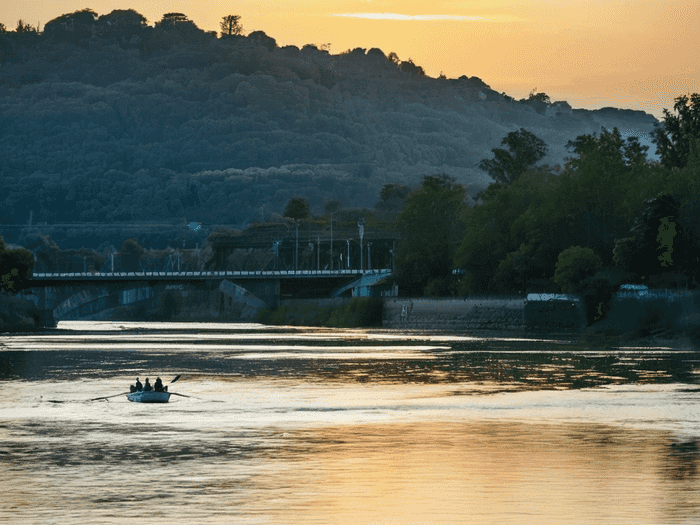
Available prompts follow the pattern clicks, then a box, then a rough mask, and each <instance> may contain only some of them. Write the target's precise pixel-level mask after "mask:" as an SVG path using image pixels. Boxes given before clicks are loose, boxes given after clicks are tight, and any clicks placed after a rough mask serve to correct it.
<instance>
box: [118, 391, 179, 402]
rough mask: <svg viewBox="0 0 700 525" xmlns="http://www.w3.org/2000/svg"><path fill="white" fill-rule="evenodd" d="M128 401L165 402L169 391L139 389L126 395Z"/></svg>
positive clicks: (168, 396)
mask: <svg viewBox="0 0 700 525" xmlns="http://www.w3.org/2000/svg"><path fill="white" fill-rule="evenodd" d="M126 398H127V399H128V400H129V401H133V402H134V403H167V402H168V400H169V399H170V392H156V391H155V390H149V391H145V390H141V391H139V392H132V393H130V394H127V395H126Z"/></svg>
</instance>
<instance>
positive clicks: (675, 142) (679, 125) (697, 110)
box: [652, 93, 700, 168]
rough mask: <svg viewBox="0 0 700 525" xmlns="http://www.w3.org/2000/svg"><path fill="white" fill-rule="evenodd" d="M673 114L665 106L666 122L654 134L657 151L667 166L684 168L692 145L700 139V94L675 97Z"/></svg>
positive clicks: (653, 139)
mask: <svg viewBox="0 0 700 525" xmlns="http://www.w3.org/2000/svg"><path fill="white" fill-rule="evenodd" d="M673 109H674V110H675V112H676V113H677V114H676V115H673V114H671V113H670V112H669V111H668V110H667V109H665V108H664V122H663V124H662V125H657V127H656V129H655V130H654V132H653V134H652V141H653V142H654V143H655V144H656V153H657V154H658V155H659V156H660V157H661V163H662V164H663V165H664V166H666V167H667V168H682V167H683V166H685V165H686V164H687V162H688V155H689V154H690V149H691V146H692V145H693V144H694V143H697V142H698V141H700V94H698V93H693V94H692V95H690V97H688V96H687V95H682V96H680V97H678V98H676V99H675V104H674V105H673Z"/></svg>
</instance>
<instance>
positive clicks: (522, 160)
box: [479, 128, 547, 184]
mask: <svg viewBox="0 0 700 525" xmlns="http://www.w3.org/2000/svg"><path fill="white" fill-rule="evenodd" d="M501 145H503V146H507V147H508V150H505V149H501V148H494V149H492V150H491V151H492V152H493V156H494V158H493V159H483V160H482V161H481V162H480V163H479V169H482V170H483V171H485V172H486V173H488V174H489V175H491V177H493V179H494V180H495V181H496V183H497V184H510V183H511V182H513V181H515V180H517V179H518V178H520V176H521V175H522V174H523V173H525V171H527V170H528V168H530V167H532V166H533V165H534V164H535V163H536V162H537V161H539V160H540V159H542V158H543V157H544V156H545V155H546V154H547V144H546V143H545V141H543V140H542V139H540V138H539V137H537V136H536V135H534V134H533V133H530V132H529V131H527V130H525V129H523V128H520V129H519V130H518V131H512V132H510V133H508V135H506V136H505V137H504V138H503V140H502V141H501Z"/></svg>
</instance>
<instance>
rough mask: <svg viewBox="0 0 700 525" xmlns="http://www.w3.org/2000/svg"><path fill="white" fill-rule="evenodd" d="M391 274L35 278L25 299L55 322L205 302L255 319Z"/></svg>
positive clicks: (365, 292) (368, 289)
mask: <svg viewBox="0 0 700 525" xmlns="http://www.w3.org/2000/svg"><path fill="white" fill-rule="evenodd" d="M391 274H392V272H391V270H389V269H379V270H357V269H342V270H296V271H294V270H259V271H184V272H146V271H143V272H69V273H34V274H33V276H32V278H31V279H30V280H29V282H28V285H29V287H28V288H27V289H26V290H24V291H23V293H22V295H24V296H25V297H26V298H28V299H30V300H32V301H33V302H34V303H35V304H36V305H37V306H38V307H39V309H41V310H42V311H43V312H44V315H45V316H46V317H50V316H51V315H53V318H54V319H56V320H62V319H81V318H86V317H90V316H94V315H96V314H99V313H100V312H103V311H105V310H111V309H114V308H118V307H120V306H128V305H133V304H135V303H140V302H148V301H150V304H151V305H160V306H163V305H164V304H165V303H167V301H171V303H173V304H178V305H187V304H188V303H189V304H197V303H198V302H202V303H207V304H208V305H209V306H211V307H213V308H218V309H226V308H229V309H230V308H233V306H234V303H235V304H237V305H238V306H239V307H240V308H239V309H242V311H243V312H247V313H246V314H245V315H244V317H246V316H247V317H248V318H252V317H253V312H254V311H257V310H258V309H260V308H276V307H277V306H278V305H279V301H280V299H281V298H320V297H337V296H340V295H342V294H345V295H352V296H356V297H357V296H360V297H361V296H369V295H372V294H373V288H372V287H373V286H374V285H375V284H377V283H378V282H380V281H382V280H384V279H386V278H387V277H389V276H391ZM241 305H242V306H241Z"/></svg>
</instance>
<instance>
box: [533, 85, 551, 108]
mask: <svg viewBox="0 0 700 525" xmlns="http://www.w3.org/2000/svg"><path fill="white" fill-rule="evenodd" d="M536 91H537V88H535V89H533V90H532V91H531V92H530V95H529V96H528V97H527V99H528V100H539V101H540V102H544V103H545V104H551V103H552V99H551V98H549V95H547V93H536Z"/></svg>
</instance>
